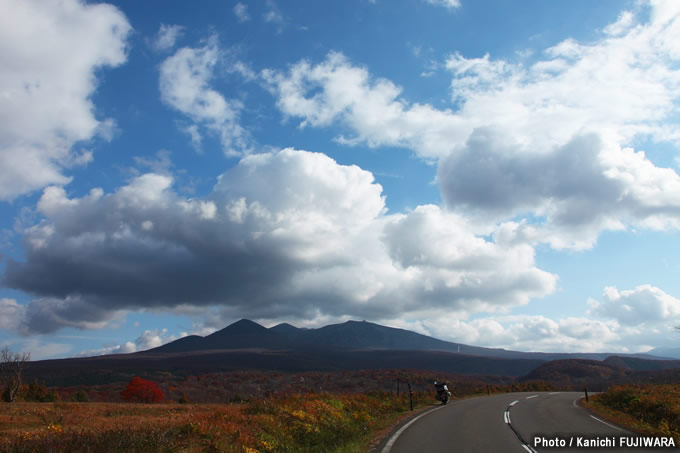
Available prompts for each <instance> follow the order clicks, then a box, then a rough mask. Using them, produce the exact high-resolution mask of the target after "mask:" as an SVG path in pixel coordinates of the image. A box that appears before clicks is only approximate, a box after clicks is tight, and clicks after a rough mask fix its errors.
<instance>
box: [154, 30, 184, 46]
mask: <svg viewBox="0 0 680 453" xmlns="http://www.w3.org/2000/svg"><path fill="white" fill-rule="evenodd" d="M183 33H184V27H182V26H181V25H166V24H161V26H160V28H159V29H158V33H157V34H156V37H155V38H154V40H153V41H152V42H151V48H152V49H154V50H155V51H157V52H164V51H167V50H170V49H172V48H173V47H175V43H176V42H177V40H178V39H179V38H180V37H181V36H182V34H183Z"/></svg>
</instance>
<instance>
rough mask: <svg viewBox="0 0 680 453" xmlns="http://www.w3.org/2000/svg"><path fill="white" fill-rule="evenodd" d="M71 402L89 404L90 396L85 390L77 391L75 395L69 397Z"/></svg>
mask: <svg viewBox="0 0 680 453" xmlns="http://www.w3.org/2000/svg"><path fill="white" fill-rule="evenodd" d="M71 401H74V402H76V403H89V402H90V396H89V395H88V394H87V392H86V391H85V390H78V391H77V392H76V393H74V394H73V395H71Z"/></svg>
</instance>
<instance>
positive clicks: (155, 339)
mask: <svg viewBox="0 0 680 453" xmlns="http://www.w3.org/2000/svg"><path fill="white" fill-rule="evenodd" d="M211 333H212V332H211ZM184 336H186V333H184V334H180V335H171V334H168V329H153V330H145V331H144V332H143V333H142V334H141V335H140V336H139V337H137V339H135V340H134V341H126V342H125V343H122V344H117V345H111V346H104V347H103V348H98V349H87V350H84V351H80V352H79V353H78V354H77V356H78V357H92V356H100V355H107V354H131V353H133V352H139V351H146V350H147V349H152V348H157V347H159V346H162V345H164V344H166V343H170V342H171V341H175V340H177V339H179V338H182V337H184Z"/></svg>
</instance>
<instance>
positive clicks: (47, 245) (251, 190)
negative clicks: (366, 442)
mask: <svg viewBox="0 0 680 453" xmlns="http://www.w3.org/2000/svg"><path fill="white" fill-rule="evenodd" d="M381 192H382V188H381V187H380V186H379V185H378V184H376V183H375V182H374V181H373V176H372V175H371V174H370V173H369V172H366V171H364V170H361V169H360V168H358V167H356V166H343V165H338V164H337V163H335V162H334V161H333V160H332V159H330V158H329V157H327V156H325V155H323V154H318V153H310V152H304V151H295V150H292V149H287V150H282V151H279V152H270V153H262V154H252V155H249V156H246V157H244V158H243V159H242V160H241V162H240V163H239V164H238V165H237V166H236V167H234V168H232V169H230V170H228V171H227V172H226V173H225V174H223V175H222V176H221V177H220V179H219V182H218V184H217V185H216V186H215V190H214V192H213V193H212V194H210V195H209V196H208V197H206V198H204V199H191V200H185V199H182V198H181V197H180V196H179V195H178V194H177V193H176V192H174V191H173V189H172V178H171V177H170V176H169V175H159V174H146V175H141V176H139V177H137V178H135V179H134V180H132V181H131V182H130V183H129V184H128V185H126V186H123V187H121V188H119V189H118V190H117V191H116V192H114V193H110V194H104V193H103V192H102V191H101V190H99V189H93V190H92V191H91V192H90V194H88V195H86V196H84V197H82V198H69V197H68V195H67V194H66V192H65V191H64V189H62V188H58V187H50V188H48V189H46V190H45V192H44V194H43V197H42V198H41V199H40V201H39V202H38V211H39V212H40V213H41V214H42V215H44V216H45V217H46V218H45V219H44V220H43V221H41V222H39V223H37V224H35V225H33V226H31V227H28V228H26V230H25V232H24V243H25V246H26V250H27V254H26V260H25V261H24V262H17V261H14V260H12V259H9V260H8V262H7V266H6V272H5V284H6V285H7V286H9V287H12V288H15V289H20V290H23V291H27V292H30V293H34V294H40V295H41V297H42V299H38V300H36V301H33V302H32V303H31V304H29V305H28V308H27V317H26V320H25V321H24V325H25V326H26V328H27V329H29V330H31V331H41V332H42V331H53V330H56V329H58V328H60V327H62V326H72V327H80V328H90V326H93V327H96V326H98V325H99V324H97V323H102V324H106V323H108V322H111V321H112V320H113V319H115V316H117V314H118V313H122V312H123V311H124V310H137V309H143V308H153V307H157V308H158V309H165V308H172V307H178V308H181V307H184V308H181V309H183V310H186V307H190V306H193V307H201V306H202V307H208V306H219V307H222V312H221V314H220V317H222V318H229V317H232V318H233V317H244V316H245V317H250V318H270V319H271V318H276V317H295V318H298V319H307V320H314V319H317V318H320V317H329V318H333V317H334V318H339V317H343V316H352V317H357V318H361V319H379V318H384V317H389V316H390V315H396V314H397V313H399V314H402V315H404V316H406V315H408V314H409V313H420V312H423V311H426V310H440V309H444V310H446V311H447V312H455V313H459V314H460V315H461V316H464V315H466V314H469V313H476V312H479V311H486V312H496V311H505V310H507V309H509V308H510V307H512V306H516V305H518V304H525V303H527V302H528V300H529V299H530V298H531V297H540V296H543V295H545V294H548V293H550V292H552V291H553V290H554V288H555V283H556V278H557V277H556V276H555V275H553V274H550V273H547V272H545V271H542V270H540V269H538V268H537V267H536V265H535V262H534V251H533V248H532V247H530V246H527V245H522V244H513V243H510V242H507V243H505V244H497V243H494V242H492V241H489V240H486V239H482V238H480V237H477V236H476V235H475V233H474V230H473V229H471V227H470V226H469V225H468V224H467V223H466V222H465V221H464V219H462V218H460V217H458V216H456V215H454V214H452V213H446V212H444V211H442V210H441V209H440V208H438V207H436V206H421V207H418V208H417V209H416V210H414V211H413V212H411V213H408V214H397V215H389V214H387V212H386V210H385V201H384V198H383V196H382V193H381ZM74 276H78V277H77V278H75V277H74ZM57 295H59V296H58V297H57ZM64 295H66V298H64Z"/></svg>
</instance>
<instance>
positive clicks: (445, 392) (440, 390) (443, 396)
mask: <svg viewBox="0 0 680 453" xmlns="http://www.w3.org/2000/svg"><path fill="white" fill-rule="evenodd" d="M446 384H448V382H437V381H434V387H435V388H436V389H437V399H438V400H439V401H441V402H442V404H446V403H448V402H449V400H450V399H451V392H449V388H448V387H447V385H446Z"/></svg>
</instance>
